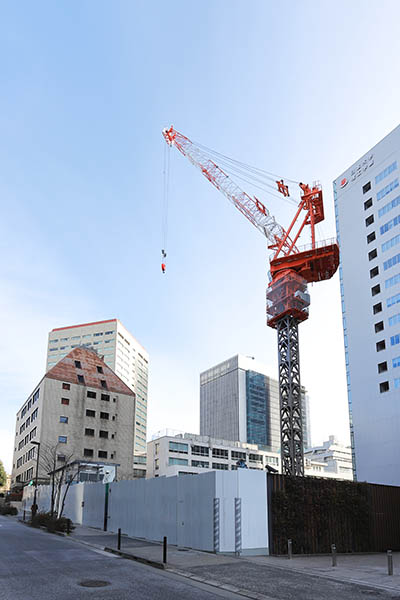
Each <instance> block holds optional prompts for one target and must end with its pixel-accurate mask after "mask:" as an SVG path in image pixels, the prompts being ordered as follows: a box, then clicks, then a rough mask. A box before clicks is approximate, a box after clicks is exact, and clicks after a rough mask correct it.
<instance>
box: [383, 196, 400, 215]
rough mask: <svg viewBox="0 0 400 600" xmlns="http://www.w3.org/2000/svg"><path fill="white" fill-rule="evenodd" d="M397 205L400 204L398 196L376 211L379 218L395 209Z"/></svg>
mask: <svg viewBox="0 0 400 600" xmlns="http://www.w3.org/2000/svg"><path fill="white" fill-rule="evenodd" d="M399 204H400V196H397V197H396V198H393V200H391V201H390V202H388V203H387V204H385V205H384V206H382V208H380V209H379V210H378V215H379V217H382V216H383V215H386V213H388V212H390V211H391V210H392V209H393V208H396V206H398V205H399Z"/></svg>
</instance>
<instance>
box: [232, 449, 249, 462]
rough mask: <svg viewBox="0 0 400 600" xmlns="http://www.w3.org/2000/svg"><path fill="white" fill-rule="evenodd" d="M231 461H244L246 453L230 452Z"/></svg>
mask: <svg viewBox="0 0 400 600" xmlns="http://www.w3.org/2000/svg"><path fill="white" fill-rule="evenodd" d="M231 458H232V460H246V452H238V451H237V450H232V451H231Z"/></svg>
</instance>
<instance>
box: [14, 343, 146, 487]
mask: <svg viewBox="0 0 400 600" xmlns="http://www.w3.org/2000/svg"><path fill="white" fill-rule="evenodd" d="M134 419H135V394H134V392H133V391H132V390H131V389H130V388H129V387H128V386H127V385H126V384H125V383H124V382H123V381H122V380H121V379H120V378H119V377H118V376H117V375H116V374H115V373H114V372H113V371H112V370H111V369H110V367H108V366H107V365H106V364H105V362H104V361H103V360H102V359H101V358H100V356H99V355H98V354H97V353H96V352H95V351H94V350H91V349H88V348H83V347H78V348H74V349H73V350H72V351H71V352H69V354H68V355H67V356H65V357H64V358H62V359H61V360H60V361H59V362H58V363H57V364H56V365H55V366H54V367H52V368H51V369H50V370H49V371H48V372H47V373H46V374H45V376H44V377H43V378H42V380H41V381H40V382H39V383H38V385H37V386H36V387H35V388H34V390H33V392H32V394H30V396H29V397H28V399H27V400H26V401H25V402H24V404H23V405H22V407H21V408H20V410H19V411H18V413H17V419H16V430H15V444H14V457H13V470H12V486H13V487H18V486H19V487H20V486H22V485H24V484H26V483H27V482H29V481H30V480H32V479H34V478H35V475H36V464H37V450H38V446H37V444H35V443H34V442H39V444H40V450H39V463H38V464H39V473H38V475H39V480H41V481H43V480H47V479H48V478H49V474H48V472H49V466H48V464H49V461H50V460H51V457H54V460H55V467H56V468H57V467H60V466H62V465H63V464H65V463H66V462H68V463H69V462H72V461H76V460H82V461H86V462H87V463H95V464H97V465H98V464H105V465H116V466H117V479H126V478H131V477H132V474H133V460H132V458H133V449H134Z"/></svg>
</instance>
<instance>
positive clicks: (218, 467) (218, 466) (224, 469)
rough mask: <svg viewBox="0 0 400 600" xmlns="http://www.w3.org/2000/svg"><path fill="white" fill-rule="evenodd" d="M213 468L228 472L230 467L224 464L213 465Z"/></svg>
mask: <svg viewBox="0 0 400 600" xmlns="http://www.w3.org/2000/svg"><path fill="white" fill-rule="evenodd" d="M212 468H213V469H217V470H218V471H228V470H229V465H227V464H224V463H213V464H212Z"/></svg>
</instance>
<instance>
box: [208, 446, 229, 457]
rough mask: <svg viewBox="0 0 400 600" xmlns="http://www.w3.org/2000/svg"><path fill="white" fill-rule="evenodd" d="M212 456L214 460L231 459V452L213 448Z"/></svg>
mask: <svg viewBox="0 0 400 600" xmlns="http://www.w3.org/2000/svg"><path fill="white" fill-rule="evenodd" d="M212 455H213V457H214V458H229V451H228V450H224V449H223V448H213V449H212Z"/></svg>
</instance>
